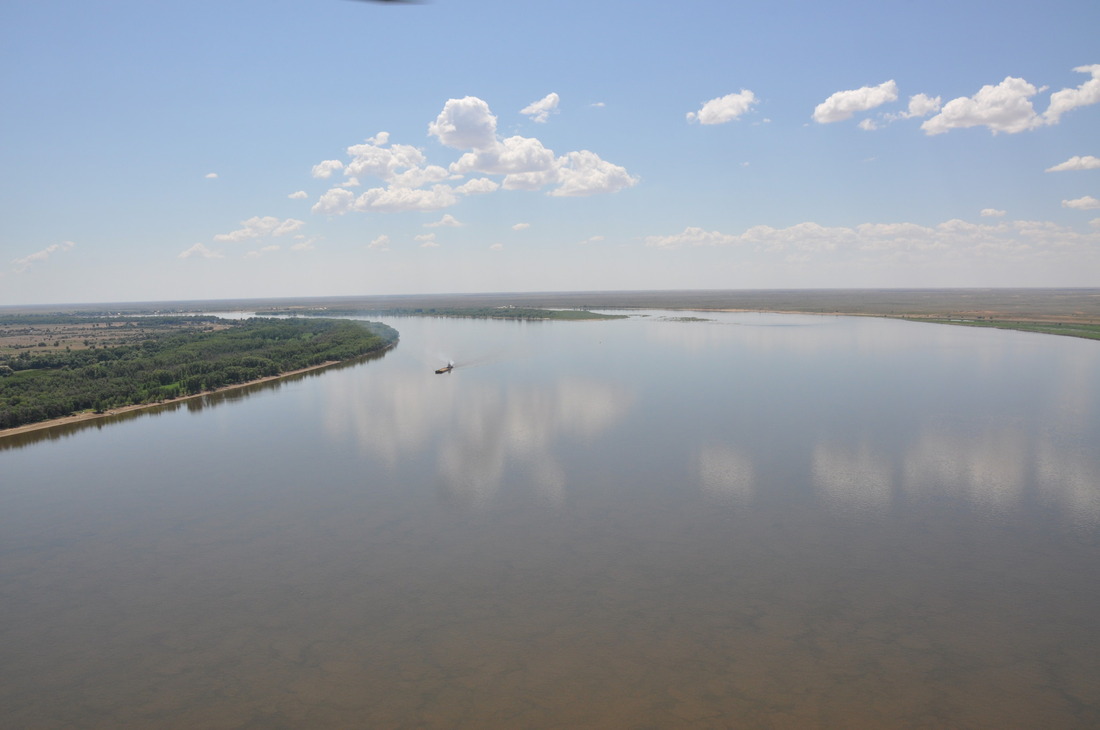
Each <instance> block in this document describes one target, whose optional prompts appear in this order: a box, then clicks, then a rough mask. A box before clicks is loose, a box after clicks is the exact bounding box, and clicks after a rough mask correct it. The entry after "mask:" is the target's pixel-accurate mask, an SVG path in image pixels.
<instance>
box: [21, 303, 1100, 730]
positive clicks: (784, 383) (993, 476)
mask: <svg viewBox="0 0 1100 730" xmlns="http://www.w3.org/2000/svg"><path fill="white" fill-rule="evenodd" d="M681 316H682V315H677V314H674V313H668V312H645V313H635V315H634V316H632V317H631V318H630V319H627V320H618V321H604V322H542V323H517V322H500V321H483V320H455V319H395V320H387V322H388V323H389V324H391V325H393V326H394V327H396V328H397V329H398V330H399V331H400V332H401V343H400V345H399V346H398V347H397V348H396V349H395V350H393V351H391V352H389V353H387V354H386V355H385V356H384V357H381V358H379V359H375V360H371V361H367V362H362V363H357V364H354V365H352V366H345V367H340V368H335V369H330V370H327V371H323V372H321V373H317V374H310V375H308V376H305V377H299V378H297V379H293V380H288V381H285V382H281V383H278V384H275V385H271V386H267V387H258V388H254V389H251V390H244V391H237V392H234V393H232V394H229V395H222V396H210V397H207V398H205V399H202V400H197V401H190V402H188V403H187V404H176V405H175V406H171V407H168V408H165V409H162V410H160V411H151V412H143V413H141V414H138V415H133V416H130V417H127V418H120V419H117V420H115V421H99V422H97V423H96V424H94V425H91V426H87V425H86V426H83V427H80V428H70V429H68V430H54V431H50V432H45V433H40V434H37V435H34V436H29V437H19V438H12V439H6V440H0V725H2V726H3V727H5V728H150V727H156V728H226V729H229V728H265V729H277V728H400V727H426V728H451V727H465V728H493V727H501V728H579V727H606V728H726V727H738V728H757V727H759V728H812V727H876V728H891V727H913V728H941V727H952V728H1036V727H1044V728H1052V727H1080V728H1084V727H1097V726H1100V618H1098V617H1100V449H1098V448H1097V446H1098V445H1100V343H1096V342H1090V341H1085V340H1074V339H1069V338H1057V337H1051V336H1044V335H1034V334H1026V333H1018V332H1006V331H995V330H981V329H971V328H962V327H947V326H939V325H930V324H920V323H910V322H898V321H887V320H881V319H864V318H844V317H809V316H797V315H767V314H700V315H698V316H699V317H705V318H707V320H708V321H679V320H678V319H677V318H678V317H681ZM448 359H454V360H455V362H456V365H457V367H456V369H455V370H454V372H453V373H451V374H448V375H436V374H434V372H433V370H434V369H435V368H436V367H439V366H440V365H442V364H444V363H445V362H446V361H447V360H448Z"/></svg>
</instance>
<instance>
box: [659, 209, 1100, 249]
mask: <svg viewBox="0 0 1100 730" xmlns="http://www.w3.org/2000/svg"><path fill="white" fill-rule="evenodd" d="M1093 202H1094V203H1095V205H1096V206H1097V207H1100V201H1096V200H1094V201H1093ZM645 243H646V245H648V246H652V247H655V248H661V249H668V250H672V249H682V248H691V247H707V246H709V247H714V246H723V247H741V248H744V249H746V250H747V251H750V252H752V253H754V254H757V255H774V256H776V257H777V258H781V259H784V260H789V261H812V260H815V259H829V258H840V257H843V258H845V259H853V258H855V259H863V260H866V261H874V260H879V261H883V260H897V259H901V260H914V261H916V260H923V261H936V260H942V261H945V262H946V261H951V262H954V263H956V264H957V263H958V261H959V260H960V258H959V257H966V258H969V259H973V260H974V261H977V260H979V259H982V260H993V259H1000V260H1002V261H1003V260H1008V259H1013V260H1022V259H1024V258H1029V257H1030V258H1033V259H1035V260H1040V259H1043V258H1045V257H1049V256H1052V255H1063V256H1067V257H1073V258H1074V260H1077V259H1078V258H1079V257H1081V256H1093V257H1095V250H1096V246H1097V244H1100V230H1097V231H1093V232H1090V233H1082V232H1080V231H1078V230H1076V229H1074V228H1072V227H1068V226H1061V225H1058V224H1056V223H1052V222H1046V221H1012V222H1001V221H998V222H991V223H981V224H978V223H970V222H968V221H962V220H957V219H956V220H949V221H945V222H943V223H940V224H938V225H935V226H923V225H919V224H916V223H862V224H859V225H856V226H852V227H848V226H822V225H820V224H818V223H813V222H805V223H799V224H797V225H793V226H789V227H787V228H773V227H771V226H754V227H752V228H749V229H747V230H745V231H744V232H743V233H740V234H731V233H723V232H721V231H707V230H705V229H703V228H698V227H688V228H685V229H684V230H683V231H682V232H680V233H675V234H671V235H665V236H649V237H647V238H646V239H645Z"/></svg>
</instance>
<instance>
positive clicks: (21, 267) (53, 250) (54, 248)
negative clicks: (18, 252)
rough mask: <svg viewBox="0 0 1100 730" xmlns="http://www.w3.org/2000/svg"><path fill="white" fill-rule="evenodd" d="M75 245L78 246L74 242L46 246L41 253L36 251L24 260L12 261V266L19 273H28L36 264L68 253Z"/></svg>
mask: <svg viewBox="0 0 1100 730" xmlns="http://www.w3.org/2000/svg"><path fill="white" fill-rule="evenodd" d="M75 245H76V244H75V243H73V242H72V241H62V242H61V243H51V244H50V245H49V246H46V248H44V249H42V250H41V251H35V252H34V253H32V254H29V255H27V256H23V257H22V258H18V259H14V260H13V261H12V265H13V266H14V267H15V270H16V271H17V272H23V271H26V270H27V269H29V268H30V267H31V266H33V265H34V264H37V263H40V262H42V261H45V260H46V259H48V258H49V257H51V256H53V255H54V254H57V253H63V252H65V251H68V250H69V249H71V248H72V247H73V246H75Z"/></svg>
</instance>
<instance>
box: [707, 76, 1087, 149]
mask: <svg viewBox="0 0 1100 730" xmlns="http://www.w3.org/2000/svg"><path fill="white" fill-rule="evenodd" d="M1073 70H1074V71H1076V72H1078V73H1087V74H1089V75H1090V76H1091V77H1092V78H1091V79H1090V80H1088V81H1086V82H1084V83H1082V84H1081V85H1079V86H1077V87H1076V88H1068V89H1062V90H1061V91H1057V92H1055V93H1053V94H1051V95H1050V102H1049V104H1048V106H1047V109H1046V111H1045V112H1043V113H1042V114H1040V113H1039V112H1037V111H1036V110H1035V106H1034V105H1033V104H1032V98H1033V97H1034V96H1036V95H1037V94H1038V93H1040V92H1041V91H1043V90H1044V89H1045V87H1044V89H1040V88H1038V87H1036V86H1035V85H1034V84H1032V83H1029V82H1028V81H1025V80H1024V79H1021V78H1015V77H1013V76H1007V77H1005V79H1004V80H1003V81H1001V82H1000V83H999V84H986V85H985V86H983V87H982V88H981V89H979V90H978V92H977V93H976V94H974V95H973V96H961V97H958V98H955V99H951V100H950V101H948V102H947V103H946V104H944V103H941V102H942V99H941V97H939V96H936V97H933V96H929V95H927V94H916V95H914V96H911V97H909V105H908V108H907V109H906V110H905V111H903V112H885V113H880V114H879V116H878V117H877V118H870V117H867V118H864V119H862V120H861V121H860V122H859V127H860V129H864V130H868V131H871V130H875V129H878V128H879V127H880V126H881V125H882V124H889V123H891V122H895V121H898V120H901V119H913V118H919V117H929V116H930V115H933V116H931V117H930V118H929V119H927V120H926V121H925V122H924V123H923V124H921V129H922V130H923V131H924V132H925V134H928V135H936V134H943V133H945V132H947V131H949V130H952V129H965V128H967V127H986V128H988V129H989V130H990V131H991V132H993V133H994V134H997V133H1000V132H1004V133H1006V134H1016V133H1018V132H1025V131H1028V130H1032V129H1038V128H1040V127H1044V126H1050V125H1053V124H1057V123H1058V122H1059V120H1060V119H1061V118H1062V115H1063V114H1065V113H1066V112H1069V111H1071V110H1073V109H1076V108H1078V107H1082V106H1088V105H1090V104H1096V103H1100V64H1094V65H1091V66H1078V67H1077V68H1075V69H1073ZM897 98H898V87H897V83H896V82H894V80H892V79H891V80H890V81H886V82H883V83H881V84H879V85H878V86H864V87H861V88H858V89H849V90H845V91H838V92H836V93H835V94H833V95H831V96H830V97H829V98H828V99H826V100H825V101H823V102H821V103H820V104H818V105H817V107H816V108H815V109H814V112H813V119H814V121H816V122H818V123H819V124H831V123H833V122H841V121H845V120H847V119H851V118H852V117H853V116H855V115H856V114H857V113H861V112H866V111H870V110H871V109H875V108H877V107H880V106H882V105H884V104H887V103H890V102H894V101H897ZM690 117H691V115H689V118H690ZM1064 169H1071V168H1064Z"/></svg>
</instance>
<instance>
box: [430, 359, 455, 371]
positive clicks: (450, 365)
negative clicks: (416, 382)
mask: <svg viewBox="0 0 1100 730" xmlns="http://www.w3.org/2000/svg"><path fill="white" fill-rule="evenodd" d="M454 369H455V363H454V360H451V361H450V362H449V363H447V364H446V365H444V366H443V367H441V368H439V369H438V370H436V371H435V374H436V375H442V374H443V373H449V372H451V371H452V370H454Z"/></svg>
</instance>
